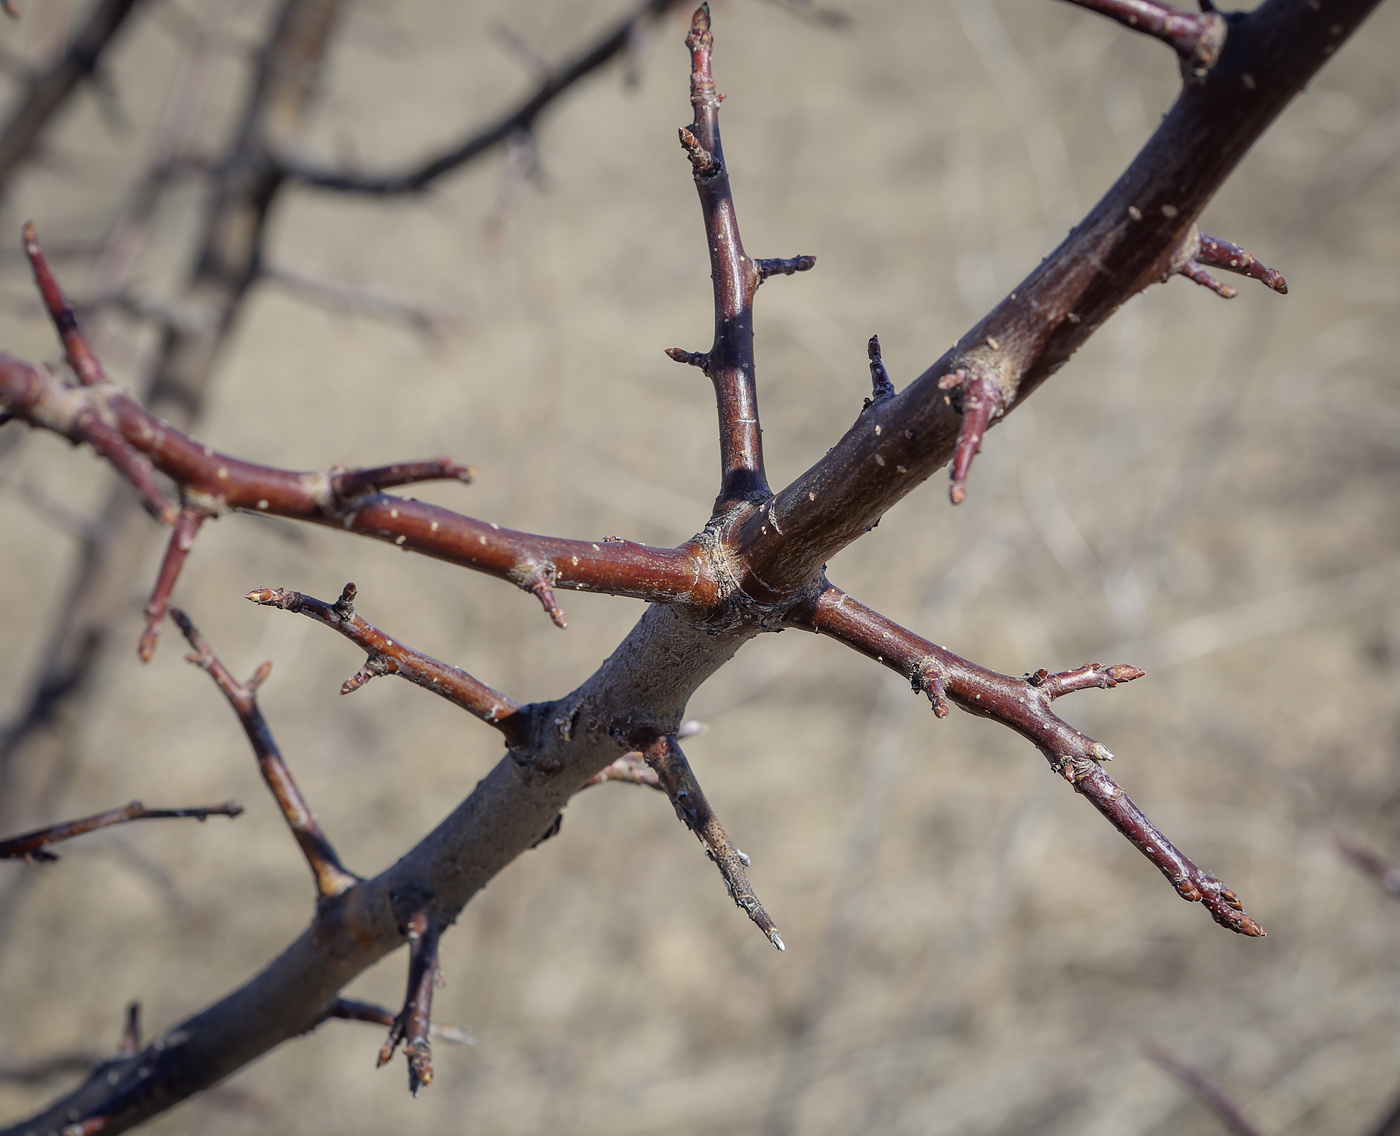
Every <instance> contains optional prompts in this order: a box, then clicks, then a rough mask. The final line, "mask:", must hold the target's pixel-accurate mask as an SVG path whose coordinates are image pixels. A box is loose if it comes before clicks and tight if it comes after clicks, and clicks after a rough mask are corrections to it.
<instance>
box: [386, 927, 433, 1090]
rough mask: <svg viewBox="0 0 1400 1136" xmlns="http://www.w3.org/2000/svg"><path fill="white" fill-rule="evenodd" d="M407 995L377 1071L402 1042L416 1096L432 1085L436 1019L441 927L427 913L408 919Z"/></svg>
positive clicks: (390, 1032) (409, 1086) (390, 1028)
mask: <svg viewBox="0 0 1400 1136" xmlns="http://www.w3.org/2000/svg"><path fill="white" fill-rule="evenodd" d="M408 952H409V953H408V993H406V994H405V995H404V1003H403V1009H402V1010H400V1011H399V1013H398V1016H397V1017H395V1018H394V1023H393V1025H391V1026H390V1027H389V1036H388V1037H387V1038H385V1039H384V1044H383V1046H382V1047H380V1050H379V1059H378V1061H376V1062H375V1067H376V1068H381V1067H383V1066H384V1065H387V1064H388V1063H389V1059H390V1058H391V1057H393V1056H394V1050H396V1049H397V1048H398V1047H399V1042H401V1041H402V1042H403V1043H404V1047H403V1048H404V1056H405V1057H407V1058H408V1089H409V1092H411V1093H412V1094H413V1095H414V1096H415V1097H416V1096H417V1095H418V1094H419V1093H420V1092H421V1091H422V1090H423V1088H424V1087H425V1086H427V1085H431V1084H432V1083H433V1047H432V1044H431V1043H430V1041H429V1040H428V1038H429V1029H430V1026H431V1023H432V1016H433V987H434V986H435V985H437V983H438V981H439V974H438V964H437V953H438V925H437V920H436V919H434V918H433V916H432V915H430V914H428V913H427V912H426V911H415V912H414V913H413V914H412V915H410V916H409V919H408Z"/></svg>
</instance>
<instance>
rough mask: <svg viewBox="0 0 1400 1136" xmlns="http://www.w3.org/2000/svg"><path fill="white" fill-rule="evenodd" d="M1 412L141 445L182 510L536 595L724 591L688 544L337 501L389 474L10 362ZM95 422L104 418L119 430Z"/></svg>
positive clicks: (383, 499) (397, 501) (423, 505)
mask: <svg viewBox="0 0 1400 1136" xmlns="http://www.w3.org/2000/svg"><path fill="white" fill-rule="evenodd" d="M0 409H5V410H9V411H11V412H12V413H14V414H15V415H16V417H20V418H23V419H24V420H25V421H26V422H28V423H29V424H30V425H31V426H39V427H42V428H45V429H48V430H52V431H53V432H55V433H57V434H60V435H62V436H63V437H65V438H69V439H71V440H73V441H75V442H82V441H87V442H94V444H95V445H96V444H97V443H96V441H95V440H94V437H93V431H94V430H97V428H99V427H100V429H101V430H102V431H107V432H108V434H110V436H111V437H113V438H115V439H116V440H117V442H119V443H121V446H119V447H118V448H119V449H121V450H122V451H123V452H127V451H129V452H131V453H132V454H134V453H135V451H134V450H131V447H135V449H136V450H140V451H141V453H143V454H145V455H148V456H149V457H150V458H151V459H152V460H153V461H154V462H155V464H156V466H157V468H159V469H160V470H161V472H162V473H164V474H165V475H166V476H167V477H169V478H171V479H172V480H173V481H174V482H175V483H176V484H177V485H179V487H180V489H181V492H182V494H183V496H184V499H185V501H186V502H187V503H189V504H190V505H192V506H196V507H198V508H200V509H202V510H204V511H205V512H206V513H207V514H210V515H213V514H217V513H219V512H222V511H224V510H227V509H244V510H247V511H249V512H258V513H267V514H270V515H272V516H282V517H288V518H290V519H295V520H301V521H309V522H312V523H315V524H323V525H328V526H331V527H333V528H336V529H342V530H346V531H349V532H353V533H357V534H360V535H363V536H369V537H372V538H374V539H377V540H383V541H387V542H389V543H392V544H394V545H396V546H398V547H399V548H402V549H404V550H405V551H409V552H419V553H422V554H423V555H427V556H433V557H436V558H438V559H441V560H447V561H449V562H451V563H455V564H460V565H462V566H463V567H469V568H472V569H474V570H476V571H481V572H486V573H488V574H490V575H493V576H498V577H500V578H502V579H506V580H509V581H511V582H512V583H514V584H515V585H516V586H517V587H520V588H523V589H524V590H526V591H531V592H535V594H536V595H539V591H538V588H537V584H538V582H539V581H540V580H541V579H543V580H545V582H546V583H547V584H548V585H551V586H552V587H558V588H577V589H583V590H587V591H597V592H604V593H611V594H614V595H630V596H634V597H635V598H637V599H645V600H651V601H659V602H663V603H665V602H675V601H676V600H678V599H687V600H689V599H692V598H695V597H697V596H705V595H712V594H713V588H714V587H715V585H716V582H717V581H716V580H715V578H714V577H713V576H709V575H707V574H706V573H704V572H703V571H702V570H701V566H700V565H699V564H698V563H697V559H696V556H695V553H694V550H692V549H690V548H688V547H686V546H682V547H681V548H675V549H671V548H652V547H649V546H647V545H641V544H635V543H633V542H631V541H626V542H622V543H616V544H608V543H599V542H594V541H585V540H567V539H563V538H556V537H543V536H534V535H531V534H529V533H519V532H513V531H511V530H509V529H503V528H501V527H500V526H499V525H494V524H490V523H488V522H485V521H479V520H476V519H475V518H473V517H465V516H462V515H461V514H460V513H454V512H452V511H451V510H450V509H443V508H440V507H439V506H436V505H430V504H428V503H427V502H424V501H412V500H407V499H405V498H402V497H394V496H391V495H389V494H385V493H373V494H370V495H368V496H358V497H353V498H351V499H349V500H347V499H345V498H344V496H341V497H337V492H336V486H337V485H339V486H346V485H349V486H351V487H356V486H359V487H363V486H365V485H367V484H375V482H374V480H373V479H374V478H382V477H385V476H386V474H385V473H384V469H387V468H392V467H382V468H378V469H374V470H370V471H365V474H363V475H362V474H361V472H360V471H356V470H344V469H332V470H328V471H327V470H322V471H318V472H310V473H301V472H297V471H294V470H283V469H275V468H273V467H270V466H263V465H257V464H255V463H253V462H245V461H240V460H239V459H237V458H233V457H230V456H229V455H227V454H222V453H220V452H219V451H217V450H215V449H214V448H213V447H211V446H206V445H203V444H202V443H200V442H198V441H196V440H195V439H194V438H191V437H189V436H188V435H186V434H183V433H181V432H180V431H178V430H175V429H173V428H172V427H170V426H168V425H166V424H165V423H162V422H161V421H159V420H158V419H156V418H155V417H153V416H152V415H150V414H149V413H147V412H146V411H145V410H144V409H142V408H141V407H140V406H139V405H138V404H137V403H136V402H135V400H134V399H132V398H131V397H130V396H128V395H127V394H126V393H125V392H123V391H121V390H119V389H118V388H116V387H114V386H112V385H111V384H107V385H105V386H101V387H70V386H67V385H65V384H63V383H61V382H60V381H59V380H58V379H57V378H56V377H54V376H52V375H48V374H45V373H43V372H40V371H38V370H36V369H35V368H33V367H31V366H29V365H28V364H26V363H23V362H21V361H20V360H18V359H14V358H12V357H9V356H6V355H3V354H0ZM99 413H100V414H101V415H103V416H106V417H109V418H110V419H111V420H112V421H113V422H114V423H115V424H116V426H115V429H114V428H113V427H109V426H107V425H106V424H105V422H103V421H102V420H101V418H100V417H99ZM103 436H104V437H105V436H107V435H103ZM123 439H125V441H124V442H123V441H122V440H123ZM128 443H129V445H128ZM103 452H104V453H105V454H106V456H108V457H109V458H111V459H112V460H113V462H114V464H116V465H117V466H118V469H119V472H121V473H122V474H123V475H124V476H126V477H128V478H129V479H135V478H136V477H137V473H138V472H139V471H133V470H132V469H131V468H130V467H129V465H124V464H123V463H122V462H121V461H120V460H119V458H120V456H121V455H120V454H113V453H111V452H109V451H108V450H103ZM139 460H140V461H141V462H144V461H145V458H140V459H139ZM435 464H436V463H432V462H425V463H403V464H401V465H400V466H399V467H398V468H399V469H400V470H407V469H410V468H416V469H419V470H425V469H428V468H429V467H432V466H434V465H435ZM448 465H449V467H450V468H449V470H448V471H447V472H443V473H441V474H439V473H428V474H427V475H426V476H428V477H430V478H436V477H439V476H441V477H447V478H460V476H461V474H460V473H456V472H451V471H455V470H462V467H458V466H451V465H450V463H448ZM147 469H149V467H147ZM462 472H466V471H465V470H462ZM422 479H423V478H421V477H420V478H419V480H422ZM157 492H158V491H157ZM342 493H343V491H342ZM167 504H169V508H170V514H169V521H170V523H173V522H174V521H175V519H176V517H177V516H178V511H177V510H176V507H175V505H174V504H173V503H167ZM546 610H550V609H549V607H548V606H547V607H546ZM557 610H558V609H557V607H555V608H554V609H553V611H551V615H553V613H554V611H557ZM560 617H561V618H562V613H561V616H560Z"/></svg>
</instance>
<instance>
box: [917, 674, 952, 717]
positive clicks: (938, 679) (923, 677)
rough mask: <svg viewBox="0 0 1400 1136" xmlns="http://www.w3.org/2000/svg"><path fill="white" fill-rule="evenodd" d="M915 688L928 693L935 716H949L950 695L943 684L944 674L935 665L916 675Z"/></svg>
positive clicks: (921, 692)
mask: <svg viewBox="0 0 1400 1136" xmlns="http://www.w3.org/2000/svg"><path fill="white" fill-rule="evenodd" d="M914 689H915V690H916V691H918V692H919V693H920V694H926V695H928V700H929V702H930V703H931V704H932V706H933V716H934V717H935V718H946V717H947V716H948V695H947V691H946V688H945V687H944V685H943V676H942V675H941V674H940V673H939V672H938V670H937V669H935V668H934V667H929V668H928V669H926V670H923V671H920V672H919V673H918V674H916V675H915V676H914Z"/></svg>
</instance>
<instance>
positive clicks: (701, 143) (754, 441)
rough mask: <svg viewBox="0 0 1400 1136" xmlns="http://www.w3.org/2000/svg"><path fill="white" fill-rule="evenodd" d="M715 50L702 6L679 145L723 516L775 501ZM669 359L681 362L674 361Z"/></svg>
mask: <svg viewBox="0 0 1400 1136" xmlns="http://www.w3.org/2000/svg"><path fill="white" fill-rule="evenodd" d="M713 44H714V37H713V36H712V35H711V34H710V9H709V5H707V4H702V5H701V6H700V7H699V8H697V9H696V10H695V15H694V18H693V19H692V20H691V24H690V34H689V35H687V36H686V40H685V45H686V47H688V48H689V49H690V103H691V106H692V107H693V108H694V111H695V120H694V121H693V122H692V123H691V124H690V126H688V127H687V128H686V129H684V130H682V131H681V143H682V145H683V146H684V147H685V149H686V152H687V153H688V154H689V156H690V163H691V167H692V170H693V172H694V175H695V188H696V190H697V191H698V192H699V194H700V211H701V215H702V217H703V219H704V224H705V236H706V238H707V243H708V245H709V250H710V276H711V279H712V281H713V283H714V302H715V338H714V343H713V345H712V346H711V347H710V350H709V351H708V352H706V354H705V364H704V368H705V374H707V375H708V376H709V377H710V382H711V383H712V384H713V385H714V388H715V400H716V402H717V404H718V409H719V454H720V491H719V496H718V497H717V498H716V499H715V510H716V512H719V511H721V510H723V509H726V508H728V507H730V506H732V505H734V504H737V503H738V502H741V501H760V500H762V499H764V498H766V497H768V496H770V495H771V494H770V492H769V489H768V481H767V478H766V477H765V476H764V473H763V437H762V431H761V430H760V428H759V423H758V392H757V389H756V388H755V385H754V354H753V297H754V292H755V290H756V289H757V288H758V285H759V283H760V281H761V280H762V276H761V275H760V272H759V269H758V267H757V264H756V262H754V261H753V260H750V259H749V257H748V256H747V254H746V253H745V252H744V245H743V241H742V240H740V238H739V222H738V219H737V217H736V216H735V212H734V196H733V193H732V192H731V190H730V186H729V173H728V171H727V170H726V169H725V167H724V149H723V147H722V146H721V144H720V133H719V105H720V102H721V101H722V100H723V96H722V95H719V94H717V93H716V92H715V80H714V75H713V74H712V72H711V68H710V50H711V48H712V47H713ZM668 354H670V353H669V352H668ZM671 357H672V358H677V356H676V355H675V354H672V355H671ZM686 361H687V362H694V359H693V358H690V359H687V360H686Z"/></svg>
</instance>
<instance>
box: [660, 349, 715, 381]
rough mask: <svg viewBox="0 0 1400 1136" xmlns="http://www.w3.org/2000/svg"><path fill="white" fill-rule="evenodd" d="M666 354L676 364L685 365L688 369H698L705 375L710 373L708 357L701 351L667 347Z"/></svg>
mask: <svg viewBox="0 0 1400 1136" xmlns="http://www.w3.org/2000/svg"><path fill="white" fill-rule="evenodd" d="M666 354H667V355H669V356H670V357H671V358H672V359H674V360H675V361H676V362H677V363H685V364H686V365H687V366H690V367H699V368H700V369H701V370H702V371H704V372H705V373H706V374H707V375H708V374H709V373H710V357H709V356H708V355H707V354H705V352H703V351H687V350H686V349H685V348H684V347H668V348H666Z"/></svg>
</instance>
